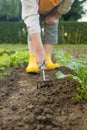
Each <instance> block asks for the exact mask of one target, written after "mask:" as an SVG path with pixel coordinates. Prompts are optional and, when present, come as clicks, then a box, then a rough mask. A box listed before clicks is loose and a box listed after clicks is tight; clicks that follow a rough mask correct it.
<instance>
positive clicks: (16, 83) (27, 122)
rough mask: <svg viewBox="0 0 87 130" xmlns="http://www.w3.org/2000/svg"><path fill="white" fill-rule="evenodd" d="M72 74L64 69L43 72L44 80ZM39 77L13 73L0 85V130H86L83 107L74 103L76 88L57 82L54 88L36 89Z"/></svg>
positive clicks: (86, 109)
mask: <svg viewBox="0 0 87 130" xmlns="http://www.w3.org/2000/svg"><path fill="white" fill-rule="evenodd" d="M58 70H59V71H62V72H63V73H64V74H69V73H70V74H73V71H71V70H70V69H69V68H67V67H60V68H59V69H57V70H52V71H46V77H47V78H48V79H52V80H55V73H56V72H58ZM38 80H39V81H41V80H42V74H41V73H40V74H27V73H26V72H25V69H20V68H17V69H14V70H13V71H12V72H11V74H10V75H9V76H7V77H6V78H4V79H3V80H2V81H0V130H86V129H87V103H86V102H85V101H84V102H80V103H77V102H76V100H75V96H76V94H77V87H79V86H80V84H79V83H78V82H76V81H74V80H71V79H68V78H64V79H58V83H57V85H53V86H51V87H43V88H38V89H37V81H38Z"/></svg>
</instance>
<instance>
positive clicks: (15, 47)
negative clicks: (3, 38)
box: [0, 43, 28, 51]
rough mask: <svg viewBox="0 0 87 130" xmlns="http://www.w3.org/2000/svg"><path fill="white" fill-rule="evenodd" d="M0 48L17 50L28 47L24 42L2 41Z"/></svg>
mask: <svg viewBox="0 0 87 130" xmlns="http://www.w3.org/2000/svg"><path fill="white" fill-rule="evenodd" d="M0 48H2V49H5V50H8V49H9V50H14V51H18V50H20V49H21V50H24V49H27V48H28V47H27V45H26V44H19V43H18V44H10V43H9V44H8V43H7V44H6V43H4V44H0Z"/></svg>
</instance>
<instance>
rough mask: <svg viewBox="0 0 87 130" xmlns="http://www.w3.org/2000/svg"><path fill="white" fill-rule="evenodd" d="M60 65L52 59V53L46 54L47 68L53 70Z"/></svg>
mask: <svg viewBox="0 0 87 130" xmlns="http://www.w3.org/2000/svg"><path fill="white" fill-rule="evenodd" d="M59 67H60V65H59V64H57V63H53V62H52V60H51V55H49V54H47V55H46V70H53V69H57V68H59Z"/></svg>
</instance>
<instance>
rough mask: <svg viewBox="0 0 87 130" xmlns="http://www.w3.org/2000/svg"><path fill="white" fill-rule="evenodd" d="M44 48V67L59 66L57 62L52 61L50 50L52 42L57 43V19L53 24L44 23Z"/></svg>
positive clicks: (51, 50)
mask: <svg viewBox="0 0 87 130" xmlns="http://www.w3.org/2000/svg"><path fill="white" fill-rule="evenodd" d="M44 34H45V37H44V39H45V40H44V43H45V44H44V49H45V54H46V64H47V65H46V69H47V70H51V69H56V68H58V67H59V64H57V63H53V61H52V52H53V46H54V44H58V20H57V23H55V24H54V25H49V24H47V23H45V27H44Z"/></svg>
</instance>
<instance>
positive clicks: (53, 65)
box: [46, 63, 60, 70]
mask: <svg viewBox="0 0 87 130" xmlns="http://www.w3.org/2000/svg"><path fill="white" fill-rule="evenodd" d="M59 67H60V65H59V64H57V63H52V64H48V65H47V66H46V70H53V69H57V68H59Z"/></svg>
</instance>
